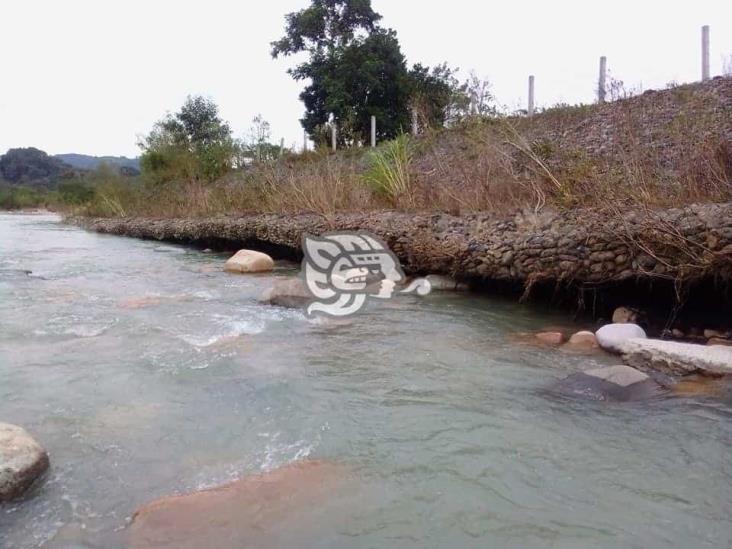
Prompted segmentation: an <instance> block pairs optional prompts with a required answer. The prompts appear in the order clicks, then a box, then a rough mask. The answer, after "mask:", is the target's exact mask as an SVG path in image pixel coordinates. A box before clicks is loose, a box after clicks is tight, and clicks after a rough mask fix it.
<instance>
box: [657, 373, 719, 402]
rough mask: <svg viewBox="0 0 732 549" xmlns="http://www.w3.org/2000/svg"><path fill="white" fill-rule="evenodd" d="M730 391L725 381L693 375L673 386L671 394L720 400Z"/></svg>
mask: <svg viewBox="0 0 732 549" xmlns="http://www.w3.org/2000/svg"><path fill="white" fill-rule="evenodd" d="M727 391H728V384H727V381H726V380H724V379H719V378H714V377H708V376H699V375H692V376H687V377H684V378H682V379H681V380H680V381H678V382H677V383H675V384H674V385H672V386H671V392H672V393H674V394H675V395H678V396H683V397H693V396H703V397H712V398H720V397H722V396H724V395H725V394H726V393H727Z"/></svg>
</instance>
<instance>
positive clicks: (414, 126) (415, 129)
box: [412, 107, 419, 136]
mask: <svg viewBox="0 0 732 549" xmlns="http://www.w3.org/2000/svg"><path fill="white" fill-rule="evenodd" d="M418 133H419V117H418V116H417V109H416V108H415V107H412V135H415V136H416V135H417V134H418Z"/></svg>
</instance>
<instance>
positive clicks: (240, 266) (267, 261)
mask: <svg viewBox="0 0 732 549" xmlns="http://www.w3.org/2000/svg"><path fill="white" fill-rule="evenodd" d="M272 269H274V261H273V260H272V258H271V257H269V256H268V255H267V254H263V253H262V252H255V251H254V250H239V251H238V252H236V254H235V255H234V256H233V257H231V258H229V260H228V261H227V262H226V263H225V264H224V270H225V271H226V272H229V273H267V272H269V271H271V270H272Z"/></svg>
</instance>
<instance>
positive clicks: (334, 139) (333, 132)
mask: <svg viewBox="0 0 732 549" xmlns="http://www.w3.org/2000/svg"><path fill="white" fill-rule="evenodd" d="M330 145H331V147H332V148H333V152H335V151H336V150H337V149H338V128H337V127H336V121H335V116H334V117H333V121H332V122H331V123H330Z"/></svg>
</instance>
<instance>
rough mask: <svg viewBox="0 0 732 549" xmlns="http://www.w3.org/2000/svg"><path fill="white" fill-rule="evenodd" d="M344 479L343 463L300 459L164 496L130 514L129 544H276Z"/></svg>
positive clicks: (139, 547) (181, 547) (188, 547)
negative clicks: (197, 489) (212, 485)
mask: <svg viewBox="0 0 732 549" xmlns="http://www.w3.org/2000/svg"><path fill="white" fill-rule="evenodd" d="M344 479H345V469H344V467H343V466H340V465H337V464H334V463H331V462H328V461H302V462H297V463H293V464H290V465H285V466H284V467H281V468H279V469H276V470H274V471H270V472H266V473H261V474H256V475H252V476H249V477H245V478H243V479H241V480H238V481H236V482H232V483H231V484H227V485H224V486H220V487H217V488H212V489H210V490H203V491H200V492H193V493H190V494H185V495H181V496H171V497H164V498H161V499H159V500H157V501H154V502H152V503H149V504H147V505H144V506H143V507H141V508H140V509H139V510H138V511H137V512H136V513H135V514H134V516H133V518H132V525H131V526H130V531H129V541H130V547H131V548H132V549H152V548H159V547H175V548H176V549H199V548H206V549H213V548H219V547H220V548H224V547H226V548H228V547H276V546H280V545H279V543H278V542H277V539H278V538H277V536H278V534H279V533H281V532H282V530H283V528H284V529H286V530H287V532H288V535H292V533H293V531H295V532H296V531H297V530H298V529H299V528H306V527H307V522H308V521H307V513H308V512H309V511H310V510H312V509H316V508H318V507H319V506H321V505H322V504H323V502H324V501H326V500H327V499H328V497H329V496H331V495H332V494H333V493H334V491H335V489H336V488H337V487H338V486H339V485H340V484H341V483H342V482H343V481H344Z"/></svg>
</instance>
